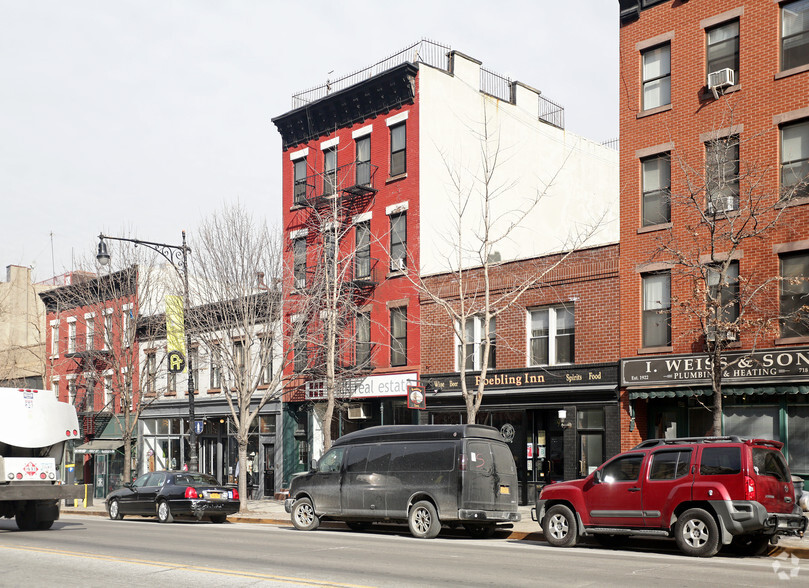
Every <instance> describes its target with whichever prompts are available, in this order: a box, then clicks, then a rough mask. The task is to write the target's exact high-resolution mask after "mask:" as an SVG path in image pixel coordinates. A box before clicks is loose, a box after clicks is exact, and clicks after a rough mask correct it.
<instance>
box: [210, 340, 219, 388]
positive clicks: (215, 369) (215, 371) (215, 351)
mask: <svg viewBox="0 0 809 588" xmlns="http://www.w3.org/2000/svg"><path fill="white" fill-rule="evenodd" d="M210 361H211V366H210V374H209V380H210V381H209V386H208V387H209V388H211V389H217V390H218V389H219V388H221V387H222V362H221V359H220V351H219V346H218V345H214V346H213V347H211V356H210Z"/></svg>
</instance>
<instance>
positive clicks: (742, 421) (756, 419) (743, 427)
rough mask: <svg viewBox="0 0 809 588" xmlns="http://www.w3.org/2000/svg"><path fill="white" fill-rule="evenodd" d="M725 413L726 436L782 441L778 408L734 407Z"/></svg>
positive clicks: (728, 408)
mask: <svg viewBox="0 0 809 588" xmlns="http://www.w3.org/2000/svg"><path fill="white" fill-rule="evenodd" d="M723 413H724V417H725V418H724V433H725V435H738V436H739V437H747V438H750V439H774V440H775V441H780V439H781V434H780V430H779V429H780V427H779V425H778V407H777V406H755V405H754V406H732V407H726V408H725V409H724V410H723Z"/></svg>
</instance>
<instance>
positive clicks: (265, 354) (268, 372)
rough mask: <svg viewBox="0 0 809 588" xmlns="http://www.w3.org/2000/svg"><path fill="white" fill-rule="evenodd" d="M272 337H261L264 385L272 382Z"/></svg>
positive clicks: (262, 383) (262, 381)
mask: <svg viewBox="0 0 809 588" xmlns="http://www.w3.org/2000/svg"><path fill="white" fill-rule="evenodd" d="M272 374H273V370H272V338H270V337H266V336H265V337H262V338H261V379H260V384H261V385H262V386H267V385H269V383H270V382H272Z"/></svg>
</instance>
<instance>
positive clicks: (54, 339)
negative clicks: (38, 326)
mask: <svg viewBox="0 0 809 588" xmlns="http://www.w3.org/2000/svg"><path fill="white" fill-rule="evenodd" d="M51 355H59V323H56V324H53V325H51Z"/></svg>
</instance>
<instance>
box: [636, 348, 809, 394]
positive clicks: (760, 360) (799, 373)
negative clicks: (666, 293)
mask: <svg viewBox="0 0 809 588" xmlns="http://www.w3.org/2000/svg"><path fill="white" fill-rule="evenodd" d="M722 368H723V369H722V382H723V383H726V384H750V383H753V382H759V383H765V382H770V383H772V382H779V381H791V382H794V381H809V348H806V347H803V348H799V349H766V350H763V351H736V352H727V353H724V354H723V355H722ZM710 380H711V358H710V357H708V355H707V354H705V355H669V356H664V357H647V358H637V359H623V360H621V386H626V387H639V386H644V387H645V386H666V387H671V386H686V385H694V384H696V385H710Z"/></svg>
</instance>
